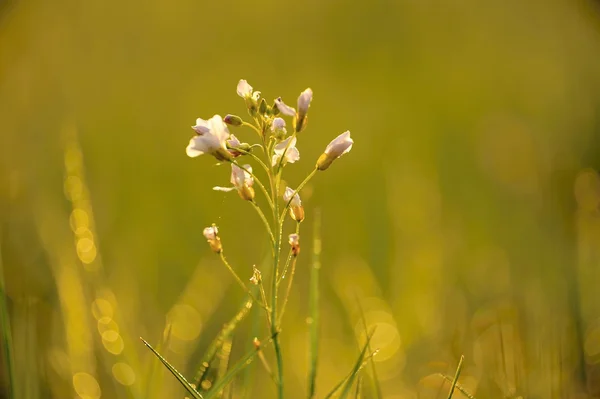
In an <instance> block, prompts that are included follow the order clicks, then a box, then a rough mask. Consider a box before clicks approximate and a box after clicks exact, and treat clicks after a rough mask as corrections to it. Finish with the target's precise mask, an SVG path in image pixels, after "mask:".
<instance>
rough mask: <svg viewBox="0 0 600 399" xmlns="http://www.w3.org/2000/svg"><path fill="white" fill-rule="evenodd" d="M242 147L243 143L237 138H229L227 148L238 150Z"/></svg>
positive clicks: (232, 136)
mask: <svg viewBox="0 0 600 399" xmlns="http://www.w3.org/2000/svg"><path fill="white" fill-rule="evenodd" d="M240 145H242V142H241V141H240V140H239V139H238V138H237V137H235V136H234V135H233V134H232V135H231V136H229V139H228V140H227V146H228V147H229V148H236V147H239V146H240Z"/></svg>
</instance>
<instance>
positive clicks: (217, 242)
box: [202, 224, 223, 254]
mask: <svg viewBox="0 0 600 399" xmlns="http://www.w3.org/2000/svg"><path fill="white" fill-rule="evenodd" d="M202 234H204V238H206V241H207V242H208V244H209V245H210V249H212V250H213V252H215V253H217V254H220V253H221V251H222V250H223V247H222V246H221V239H220V238H219V235H218V234H219V230H218V229H217V226H216V225H215V224H213V225H212V226H210V227H207V228H205V229H204V231H203V232H202Z"/></svg>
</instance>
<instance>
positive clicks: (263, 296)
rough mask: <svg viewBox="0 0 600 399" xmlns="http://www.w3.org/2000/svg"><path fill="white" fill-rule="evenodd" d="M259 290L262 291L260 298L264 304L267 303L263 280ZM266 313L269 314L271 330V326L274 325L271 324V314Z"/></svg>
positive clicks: (268, 320)
mask: <svg viewBox="0 0 600 399" xmlns="http://www.w3.org/2000/svg"><path fill="white" fill-rule="evenodd" d="M258 288H259V290H260V297H261V298H262V300H263V302H264V303H267V295H266V293H265V286H264V284H263V282H262V279H261V280H260V281H259V283H258ZM266 313H267V323H268V327H269V328H271V325H272V323H271V314H270V313H269V312H266Z"/></svg>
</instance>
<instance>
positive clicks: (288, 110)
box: [275, 97, 296, 116]
mask: <svg viewBox="0 0 600 399" xmlns="http://www.w3.org/2000/svg"><path fill="white" fill-rule="evenodd" d="M275 105H276V106H277V109H278V110H279V112H281V113H282V114H284V115H287V116H296V110H295V109H294V108H292V107H290V106H289V105H285V103H284V102H283V100H282V99H281V97H279V98H277V99H276V100H275Z"/></svg>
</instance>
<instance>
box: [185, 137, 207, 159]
mask: <svg viewBox="0 0 600 399" xmlns="http://www.w3.org/2000/svg"><path fill="white" fill-rule="evenodd" d="M198 137H199V136H196V137H193V138H192V139H191V140H190V143H189V144H188V146H187V148H186V149H185V153H186V154H187V156H188V157H191V158H195V157H197V156H199V155H202V154H204V151H202V150H201V149H200V148H199V147H198V146H197V143H196V141H197V140H196V139H197V138H198Z"/></svg>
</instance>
